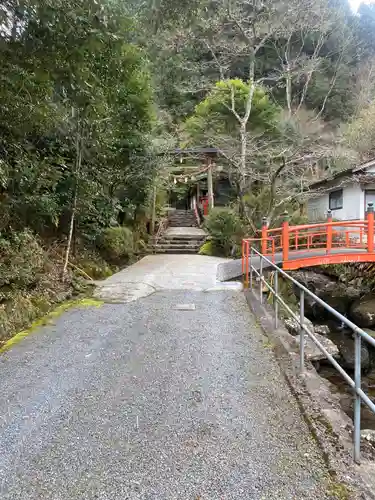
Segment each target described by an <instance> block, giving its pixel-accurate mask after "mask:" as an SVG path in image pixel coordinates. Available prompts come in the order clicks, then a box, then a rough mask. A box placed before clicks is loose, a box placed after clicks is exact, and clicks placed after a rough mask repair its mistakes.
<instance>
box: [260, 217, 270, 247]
mask: <svg viewBox="0 0 375 500" xmlns="http://www.w3.org/2000/svg"><path fill="white" fill-rule="evenodd" d="M267 229H268V224H267V217H263V219H262V242H261V250H260V251H261V252H262V254H263V255H265V254H266V253H267Z"/></svg>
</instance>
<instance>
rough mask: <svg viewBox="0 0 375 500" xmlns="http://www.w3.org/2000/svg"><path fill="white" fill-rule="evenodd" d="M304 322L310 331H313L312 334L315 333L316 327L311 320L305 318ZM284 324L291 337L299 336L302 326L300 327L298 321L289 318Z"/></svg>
mask: <svg viewBox="0 0 375 500" xmlns="http://www.w3.org/2000/svg"><path fill="white" fill-rule="evenodd" d="M303 322H304V324H305V326H306V327H307V328H308V329H309V330H311V331H312V332H313V331H314V325H313V324H312V322H311V321H310V320H309V319H307V318H304V320H303ZM284 324H285V327H286V329H287V330H288V332H289V333H290V334H291V335H293V336H296V335H299V333H300V326H299V323H298V321H297V320H295V319H294V318H287V319H284Z"/></svg>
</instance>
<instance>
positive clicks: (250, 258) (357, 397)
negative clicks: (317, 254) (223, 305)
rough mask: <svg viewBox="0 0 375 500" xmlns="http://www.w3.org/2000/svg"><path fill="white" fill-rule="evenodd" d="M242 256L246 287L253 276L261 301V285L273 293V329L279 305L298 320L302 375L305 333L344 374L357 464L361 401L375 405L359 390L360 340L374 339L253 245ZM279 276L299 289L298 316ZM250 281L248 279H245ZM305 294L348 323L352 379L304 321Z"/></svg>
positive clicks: (373, 344)
mask: <svg viewBox="0 0 375 500" xmlns="http://www.w3.org/2000/svg"><path fill="white" fill-rule="evenodd" d="M244 248H245V259H244V268H243V270H242V272H243V275H244V280H245V286H247V285H249V287H250V289H251V290H253V281H254V279H253V275H254V274H255V276H256V277H257V278H258V280H259V300H260V302H261V303H263V286H264V285H265V286H266V288H267V289H268V290H269V291H270V292H271V294H272V296H273V304H274V314H275V328H277V327H278V323H279V304H281V305H282V307H283V308H284V309H285V310H286V311H287V312H288V313H289V314H290V315H291V316H292V317H293V318H294V319H295V321H297V323H298V325H299V327H300V346H299V354H300V373H301V374H303V373H304V371H305V344H304V340H305V339H304V336H305V333H306V334H307V335H308V337H309V338H310V339H311V340H312V341H313V342H314V344H315V345H316V346H317V347H318V348H319V350H320V351H321V352H322V353H323V354H324V355H325V356H326V357H327V359H328V360H329V362H330V363H331V364H332V365H333V366H334V367H335V368H336V370H337V371H338V372H339V373H340V374H341V375H342V377H344V379H345V381H346V382H347V383H348V384H349V385H350V387H352V389H353V390H354V393H355V394H354V435H353V443H354V451H353V458H354V461H355V462H356V463H360V459H361V450H360V446H361V400H362V401H363V402H364V403H365V404H366V405H367V406H368V407H369V408H370V410H371V411H372V412H373V413H375V404H374V403H373V402H372V401H371V399H370V398H369V397H368V396H367V394H365V393H364V392H363V390H362V389H361V341H362V339H364V340H365V341H366V342H368V343H369V344H371V345H372V346H373V347H375V340H374V339H373V338H372V337H371V336H370V335H368V333H366V332H365V331H364V330H362V328H359V327H358V326H357V325H355V324H354V323H353V322H352V321H350V320H349V319H348V318H346V317H345V316H343V315H342V314H340V313H339V312H338V311H336V309H334V308H333V307H331V306H330V305H328V304H327V303H326V302H324V301H323V300H322V299H321V298H319V297H318V296H317V295H315V294H314V293H313V292H311V291H310V290H309V289H308V288H306V287H305V286H303V285H302V284H301V283H299V282H298V281H297V280H295V279H294V278H292V276H290V275H289V274H288V273H286V272H285V271H283V270H282V269H281V268H280V267H279V266H277V265H276V264H274V263H273V262H271V260H269V259H268V258H267V257H265V256H264V255H263V254H261V253H260V252H258V250H256V249H255V248H253V247H249V243H248V241H247V243H245V245H244ZM256 256H258V257H259V259H260V265H259V271H258V270H257V269H256V268H255V266H254V265H253V262H254V259H255V258H256ZM265 263H266V264H267V267H268V268H269V267H271V268H272V269H273V270H274V271H275V274H274V279H273V285H271V284H270V283H268V282H267V280H266V279H265V277H264V275H263V269H264V264H265ZM279 275H281V276H283V278H285V279H287V280H288V281H290V282H291V283H293V284H294V285H295V286H296V287H297V288H298V289H299V291H300V311H299V315H297V314H295V313H294V312H293V311H292V310H291V308H290V307H289V306H288V304H286V303H285V301H284V300H283V299H282V297H281V296H280V294H279V286H278V283H279ZM248 278H249V281H248V282H247V279H248ZM305 294H307V295H309V296H310V297H311V298H313V299H314V301H316V302H317V303H318V304H320V305H321V306H322V307H324V309H326V310H327V311H328V312H329V313H331V314H332V315H333V316H335V317H336V318H337V319H338V320H339V321H341V322H342V323H344V324H345V325H346V326H348V327H349V328H350V329H351V330H352V331H353V334H354V349H355V354H354V380H353V379H352V378H351V377H350V375H348V373H347V372H346V371H345V370H344V369H343V368H342V367H341V366H340V365H339V363H338V362H337V361H336V360H335V358H334V357H333V356H332V355H331V354H330V353H329V352H328V351H327V350H326V348H325V347H324V346H323V345H322V344H321V343H320V342H319V340H318V339H317V338H316V337H315V335H314V333H313V332H311V331H310V329H309V328H308V327H307V326H306V325H305V324H304V317H305V307H304V304H305Z"/></svg>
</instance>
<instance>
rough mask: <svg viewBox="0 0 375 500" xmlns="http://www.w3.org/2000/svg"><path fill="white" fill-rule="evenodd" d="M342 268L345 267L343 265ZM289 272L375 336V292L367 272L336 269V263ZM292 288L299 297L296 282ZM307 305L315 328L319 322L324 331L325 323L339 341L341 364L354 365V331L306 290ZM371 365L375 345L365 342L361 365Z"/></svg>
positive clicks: (307, 311) (366, 366) (308, 313)
mask: <svg viewBox="0 0 375 500" xmlns="http://www.w3.org/2000/svg"><path fill="white" fill-rule="evenodd" d="M332 268H333V269H332ZM339 269H340V271H343V266H340V268H339ZM344 271H345V269H344ZM290 274H291V275H292V276H293V278H294V279H296V280H297V281H299V282H300V283H301V284H303V285H304V286H305V287H306V288H308V289H309V290H311V291H312V292H313V293H314V294H315V295H317V296H318V297H319V298H320V299H322V300H324V302H326V303H327V304H328V305H330V306H331V307H333V308H334V309H336V311H338V312H340V313H341V314H342V315H343V316H345V317H347V318H348V319H350V320H351V321H352V322H353V323H355V324H356V325H357V326H359V327H361V328H364V329H366V331H367V333H369V334H370V335H371V336H373V337H374V338H375V293H374V292H371V287H370V286H369V285H368V284H367V283H366V279H365V277H364V276H358V274H357V275H356V273H353V272H340V273H338V272H336V273H335V272H334V266H327V268H321V267H316V268H308V269H303V270H299V271H293V272H291V273H290ZM293 292H294V294H295V296H296V297H297V298H299V288H298V287H297V286H293ZM304 305H305V315H306V317H307V318H309V319H310V320H311V321H312V322H313V324H314V325H315V328H317V326H318V325H319V326H320V328H321V330H320V331H322V326H323V325H324V330H325V331H326V334H327V336H328V337H329V338H330V339H331V340H332V341H333V342H334V343H335V344H336V345H337V347H338V349H339V352H340V356H341V364H342V366H343V367H345V368H348V369H353V367H354V339H353V334H352V331H351V330H350V329H348V328H347V327H346V326H345V325H344V324H343V322H342V321H340V320H339V319H338V318H336V317H334V316H333V315H332V314H331V313H330V312H329V311H327V310H326V309H325V308H324V307H323V306H321V305H320V304H319V303H318V302H317V301H316V300H314V299H313V298H312V297H310V296H309V295H307V294H305V300H304ZM327 327H328V328H327ZM371 367H375V349H373V348H372V346H370V345H369V344H368V343H365V342H363V343H362V369H363V370H367V371H368V370H370V369H371Z"/></svg>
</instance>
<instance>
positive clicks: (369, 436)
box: [361, 429, 375, 446]
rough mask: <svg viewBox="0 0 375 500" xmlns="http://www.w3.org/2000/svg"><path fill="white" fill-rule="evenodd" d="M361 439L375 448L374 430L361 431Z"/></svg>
mask: <svg viewBox="0 0 375 500" xmlns="http://www.w3.org/2000/svg"><path fill="white" fill-rule="evenodd" d="M361 439H363V440H365V441H367V442H368V443H370V444H371V445H372V446H375V430H374V429H362V430H361Z"/></svg>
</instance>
